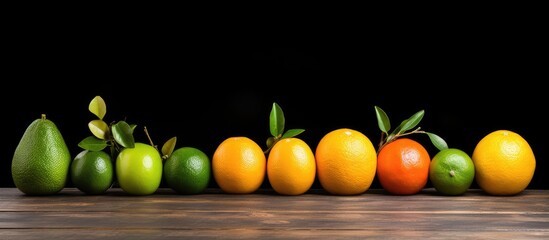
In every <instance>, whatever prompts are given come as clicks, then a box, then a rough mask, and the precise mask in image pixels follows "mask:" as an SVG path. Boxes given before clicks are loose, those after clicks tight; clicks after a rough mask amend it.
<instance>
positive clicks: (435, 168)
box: [429, 148, 475, 195]
mask: <svg viewBox="0 0 549 240" xmlns="http://www.w3.org/2000/svg"><path fill="white" fill-rule="evenodd" d="M429 179H430V180H431V183H432V184H433V187H434V188H435V189H436V190H437V192H439V193H441V194H443V195H461V194H464V193H465V192H467V190H468V189H469V187H470V186H471V184H472V183H473V181H474V179H475V165H474V164H473V160H471V157H469V155H467V153H465V152H464V151H462V150H460V149H456V148H448V149H444V150H441V151H439V152H438V153H437V154H436V155H435V156H434V157H433V159H432V161H431V164H430V165H429Z"/></svg>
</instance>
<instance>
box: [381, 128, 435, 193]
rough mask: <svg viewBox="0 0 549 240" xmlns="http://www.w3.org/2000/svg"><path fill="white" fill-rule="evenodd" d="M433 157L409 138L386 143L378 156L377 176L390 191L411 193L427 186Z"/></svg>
mask: <svg viewBox="0 0 549 240" xmlns="http://www.w3.org/2000/svg"><path fill="white" fill-rule="evenodd" d="M430 161H431V158H430V157H429V153H428V152H427V150H426V149H425V148H424V147H423V146H422V145H421V144H420V143H418V142H416V141H414V140H412V139H409V138H399V139H397V140H394V141H392V142H390V143H388V144H387V145H385V146H384V147H383V148H381V150H380V151H379V154H378V156H377V177H378V180H379V183H380V184H381V186H382V187H383V189H385V190H386V191H388V192H389V193H392V194H396V195H410V194H415V193H418V192H419V191H421V190H422V189H423V187H425V185H426V184H427V181H428V178H429V164H430Z"/></svg>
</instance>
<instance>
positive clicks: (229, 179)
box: [212, 137, 267, 194]
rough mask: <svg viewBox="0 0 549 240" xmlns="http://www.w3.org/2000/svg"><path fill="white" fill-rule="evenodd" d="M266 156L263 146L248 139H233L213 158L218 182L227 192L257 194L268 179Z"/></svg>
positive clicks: (220, 146) (222, 143)
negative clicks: (266, 177)
mask: <svg viewBox="0 0 549 240" xmlns="http://www.w3.org/2000/svg"><path fill="white" fill-rule="evenodd" d="M266 162H267V160H266V157H265V153H263V150H262V149H261V147H260V146H259V145H258V144H257V143H256V142H254V141H253V140H251V139H250V138H247V137H229V138H227V139H225V140H224V141H223V142H221V144H219V145H218V146H217V148H216V150H215V151H214V155H213V157H212V172H213V176H214V179H215V181H216V183H217V184H218V185H219V187H220V188H221V190H223V191H224V192H226V193H235V194H244V193H252V192H255V191H256V190H257V189H259V187H260V186H261V184H262V183H263V180H264V178H265V172H266V164H267V163H266Z"/></svg>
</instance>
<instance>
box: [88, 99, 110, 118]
mask: <svg viewBox="0 0 549 240" xmlns="http://www.w3.org/2000/svg"><path fill="white" fill-rule="evenodd" d="M88 109H89V110H90V112H91V113H93V114H95V116H97V117H98V118H99V119H103V117H105V114H106V113H107V105H106V104H105V101H104V100H103V98H101V97H100V96H95V97H94V98H93V99H92V100H91V102H90V105H89V106H88Z"/></svg>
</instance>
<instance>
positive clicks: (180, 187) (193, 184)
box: [164, 147, 211, 194]
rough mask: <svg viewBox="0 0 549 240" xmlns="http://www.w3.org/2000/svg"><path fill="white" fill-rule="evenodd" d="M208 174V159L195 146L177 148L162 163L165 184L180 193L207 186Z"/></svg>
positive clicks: (202, 188) (196, 192)
mask: <svg viewBox="0 0 549 240" xmlns="http://www.w3.org/2000/svg"><path fill="white" fill-rule="evenodd" d="M210 176H211V164H210V159H209V158H208V156H207V155H206V154H205V153H204V152H202V151H200V150H199V149H196V148H192V147H183V148H180V149H177V150H175V151H174V152H173V153H172V154H171V155H170V157H168V159H167V160H166V162H165V163H164V179H165V181H166V184H167V185H168V187H170V188H172V189H173V190H175V191H176V192H178V193H180V194H198V193H201V192H203V191H204V189H206V188H207V187H208V184H209V182H210Z"/></svg>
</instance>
